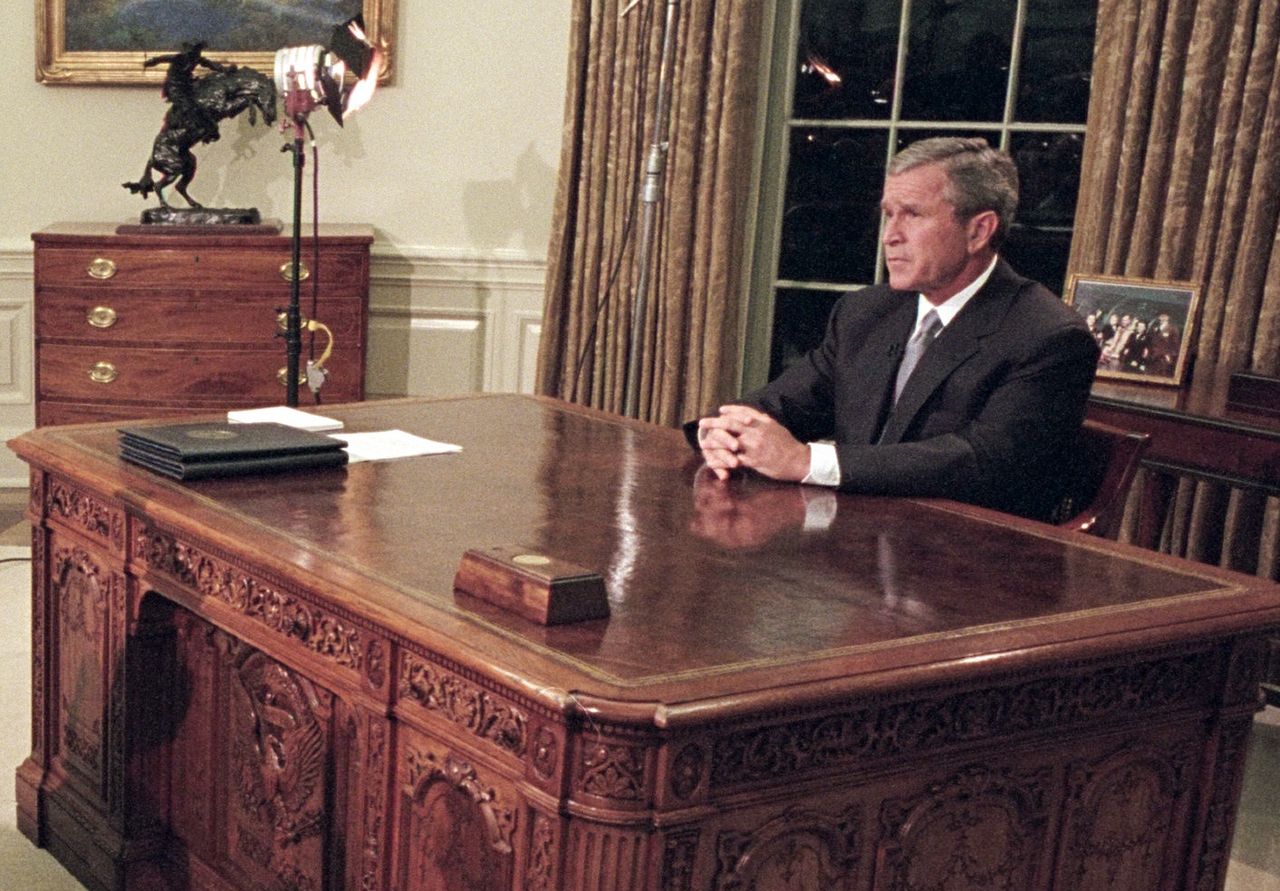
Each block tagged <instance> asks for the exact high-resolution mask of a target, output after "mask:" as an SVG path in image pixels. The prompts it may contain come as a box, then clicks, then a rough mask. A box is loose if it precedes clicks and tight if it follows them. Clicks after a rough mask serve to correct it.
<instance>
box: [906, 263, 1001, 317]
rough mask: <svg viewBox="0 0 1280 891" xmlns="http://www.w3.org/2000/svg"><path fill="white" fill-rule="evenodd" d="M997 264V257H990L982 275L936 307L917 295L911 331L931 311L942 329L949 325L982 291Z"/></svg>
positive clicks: (920, 295) (922, 296) (921, 295)
mask: <svg viewBox="0 0 1280 891" xmlns="http://www.w3.org/2000/svg"><path fill="white" fill-rule="evenodd" d="M998 262H1000V258H999V257H992V258H991V265H989V266H988V267H987V268H986V271H984V272H983V273H982V275H980V276H978V277H977V278H975V279H974V280H973V281H971V282H969V284H967V285H965V286H964V287H963V288H961V289H960V290H959V291H957V292H956V293H954V294H952V295H951V296H950V297H948V298H947V299H946V300H944V301H942V302H941V303H939V304H938V305H937V306H934V305H933V304H932V303H930V302H929V301H928V300H927V299H925V296H924V295H923V294H917V295H916V324H915V328H912V329H911V330H912V331H914V330H915V329H916V328H919V327H920V320H921V319H923V318H924V316H925V313H927V312H928V311H929V310H931V309H932V310H934V311H935V312H936V313H937V314H938V320H939V321H940V322H942V326H943V327H944V328H945V327H946V326H947V325H950V324H951V320H952V319H954V318H955V317H956V313H958V312H960V310H962V309H964V305H965V304H966V303H968V302H969V300H970V298H972V297H973V295H974V294H976V293H978V291H980V290H981V289H982V286H983V285H985V284H986V283H987V279H989V278H991V273H992V272H993V271H995V268H996V263H998Z"/></svg>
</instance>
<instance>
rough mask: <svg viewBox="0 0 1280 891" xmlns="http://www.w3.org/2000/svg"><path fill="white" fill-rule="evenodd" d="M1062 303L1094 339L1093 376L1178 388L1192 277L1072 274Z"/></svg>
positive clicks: (1187, 340) (1189, 325)
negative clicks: (1095, 362)
mask: <svg viewBox="0 0 1280 891" xmlns="http://www.w3.org/2000/svg"><path fill="white" fill-rule="evenodd" d="M1066 302H1067V303H1068V304H1070V305H1071V306H1073V307H1075V309H1076V311H1077V312H1079V313H1080V315H1082V316H1083V317H1084V318H1085V321H1086V322H1087V323H1088V325H1089V330H1090V331H1092V332H1093V336H1094V338H1095V339H1096V340H1097V341H1098V346H1099V347H1100V348H1101V351H1102V352H1101V354H1100V355H1099V357H1098V377H1100V378H1113V379H1116V380H1125V381H1139V382H1142V383H1149V384H1163V385H1166V386H1174V387H1178V386H1181V385H1182V381H1183V378H1184V376H1185V375H1186V371H1187V366H1188V364H1189V357H1190V355H1191V344H1192V340H1193V336H1192V335H1193V334H1194V331H1195V326H1196V312H1197V310H1198V309H1199V305H1200V291H1199V289H1198V288H1197V287H1196V286H1195V285H1194V284H1193V283H1191V282H1174V281H1159V280H1156V279H1142V278H1122V277H1118V276H1107V275H1083V274H1079V273H1073V274H1072V275H1071V276H1070V277H1069V278H1068V279H1067V288H1066Z"/></svg>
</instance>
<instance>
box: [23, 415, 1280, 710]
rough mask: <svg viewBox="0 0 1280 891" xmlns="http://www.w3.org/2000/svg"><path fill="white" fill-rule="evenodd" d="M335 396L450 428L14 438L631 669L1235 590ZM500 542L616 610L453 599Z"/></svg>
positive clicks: (460, 624)
mask: <svg viewBox="0 0 1280 891" xmlns="http://www.w3.org/2000/svg"><path fill="white" fill-rule="evenodd" d="M326 412H327V413H332V414H335V415H336V416H338V417H340V418H342V419H343V420H344V421H345V423H346V429H347V430H349V431H359V430H367V429H385V428H388V427H398V428H400V429H404V430H408V431H410V432H413V433H415V434H417V435H420V436H425V437H428V438H431V439H438V440H443V441H446V442H451V443H457V444H459V445H461V446H462V447H463V450H462V451H461V452H460V453H457V454H446V455H433V456H424V457H418V458H409V459H405V460H400V461H388V462H371V463H366V464H358V465H355V466H351V467H348V468H346V469H345V470H333V471H325V472H321V473H313V474H307V475H292V476H288V475H286V476H278V477H256V478H233V479H226V480H215V481H209V482H200V483H197V484H194V485H186V486H183V485H180V484H177V483H170V482H168V481H164V480H160V479H159V478H156V477H152V476H149V475H146V474H145V472H144V471H140V470H133V469H131V468H127V467H125V466H124V465H119V464H118V462H116V459H115V435H114V430H113V429H112V428H111V427H110V426H109V425H101V426H95V427H85V428H78V429H77V428H45V429H42V430H38V431H35V433H33V434H29V435H28V436H29V437H32V438H33V441H35V442H37V443H38V445H35V446H24V445H23V444H22V443H19V445H18V450H19V451H20V452H21V451H23V450H25V449H27V448H29V447H30V448H32V451H33V453H37V452H38V451H39V449H40V448H45V447H49V448H56V449H59V450H66V449H71V450H72V452H74V453H76V454H77V455H78V456H79V458H80V463H81V464H82V465H83V466H85V467H86V468H90V469H89V470H87V471H86V473H88V474H89V475H90V476H91V475H92V474H93V473H95V472H97V471H95V470H93V469H92V468H93V467H94V465H95V462H96V463H97V464H99V465H103V466H105V467H107V468H109V470H110V472H111V473H116V474H121V475H122V476H121V477H120V478H121V479H124V480H125V481H126V483H127V485H128V486H129V488H130V490H131V498H130V500H131V501H132V502H133V503H134V504H141V505H147V507H146V508H145V509H147V510H153V511H154V510H156V509H158V506H160V505H163V506H164V507H166V508H172V509H173V510H176V511H177V512H178V513H179V514H180V515H181V516H183V517H185V518H187V523H188V524H189V525H188V529H189V531H190V534H192V535H193V536H196V537H199V536H200V534H201V530H205V529H209V528H214V527H216V528H217V530H218V535H220V536H227V535H229V534H230V535H235V536H237V537H238V538H239V539H240V540H242V541H243V542H244V549H243V550H244V555H245V559H247V560H248V561H250V563H253V562H254V561H266V562H267V564H268V565H269V564H270V562H271V561H272V560H277V561H278V560H287V561H290V563H291V564H292V565H294V566H298V567H302V568H304V569H305V571H306V572H309V573H314V576H315V578H316V579H317V585H320V584H327V585H329V586H331V587H330V588H329V589H328V593H330V594H331V595H332V596H333V597H342V598H345V599H346V600H347V601H348V602H350V603H351V604H353V605H352V609H359V608H360V606H359V604H360V602H364V603H368V604H375V605H377V607H378V609H379V610H382V611H385V610H398V611H400V613H401V614H403V615H404V617H405V621H406V626H409V625H410V624H412V623H416V624H417V625H420V626H421V627H423V628H427V629H432V630H434V632H436V633H445V634H463V633H465V634H466V635H467V636H468V639H469V640H470V641H471V642H472V644H473V646H474V647H475V648H476V652H477V654H482V653H484V654H488V656H489V657H491V658H495V659H496V658H499V656H500V655H501V654H502V653H503V652H505V650H506V649H509V643H510V641H512V640H513V639H514V640H518V641H519V642H520V643H521V645H522V646H527V647H532V648H534V649H535V650H537V651H539V652H541V653H542V655H543V656H544V657H545V658H547V659H549V660H551V661H553V662H559V663H562V664H564V665H568V666H571V667H572V668H573V670H575V671H585V672H586V673H588V674H589V675H591V676H594V677H596V678H597V679H600V680H604V681H606V682H608V683H612V684H616V685H619V686H625V687H643V686H645V685H649V684H657V683H663V682H666V681H671V680H673V679H675V678H680V679H684V680H688V679H689V678H692V677H697V676H702V675H719V674H725V673H728V672H730V671H735V670H742V669H744V668H759V669H761V670H769V669H771V668H772V667H776V666H779V665H784V664H785V665H792V666H795V665H802V664H809V665H812V666H814V668H813V671H814V672H815V675H814V676H820V675H822V673H823V672H824V671H827V670H828V669H825V668H819V667H817V666H818V665H819V663H821V662H823V661H824V660H831V659H844V660H849V659H853V660H854V661H855V662H856V661H857V660H859V659H863V660H869V661H865V663H862V664H865V665H866V666H871V665H872V662H873V661H874V662H875V664H876V667H880V668H882V667H884V666H885V665H888V664H889V662H890V661H891V660H890V659H889V657H888V656H887V655H886V654H887V653H888V652H889V651H890V650H894V651H895V652H897V653H899V657H900V658H901V659H903V660H908V659H909V658H911V657H910V656H909V655H904V654H903V653H904V652H905V651H903V650H902V648H903V647H905V646H908V645H911V646H914V645H916V644H921V645H923V644H929V645H930V646H933V645H936V644H937V643H938V642H939V641H947V642H949V643H948V646H951V647H954V652H955V658H974V657H977V656H979V655H982V654H983V653H987V652H994V651H1001V650H1002V649H1008V648H1010V647H1015V646H1029V645H1035V643H1036V642H1037V641H1040V640H1043V639H1045V637H1046V635H1047V634H1048V632H1047V631H1046V630H1045V628H1046V626H1047V625H1049V624H1053V625H1055V626H1061V625H1062V624H1063V623H1064V622H1065V623H1068V624H1070V623H1075V624H1074V625H1072V627H1073V628H1075V629H1076V630H1075V631H1073V632H1072V634H1074V635H1075V636H1076V637H1085V636H1088V635H1097V634H1102V633H1106V632H1108V631H1122V630H1125V629H1126V628H1128V629H1136V628H1139V627H1143V626H1144V623H1150V622H1151V621H1152V619H1151V616H1150V615H1148V613H1150V608H1151V607H1152V605H1154V604H1176V605H1177V606H1176V608H1177V609H1178V610H1181V611H1183V612H1184V613H1185V614H1182V615H1181V617H1180V618H1179V619H1178V621H1185V620H1188V619H1195V618H1197V617H1203V616H1204V615H1206V614H1207V613H1206V612H1205V611H1212V610H1214V609H1218V608H1221V607H1215V606H1214V605H1213V601H1214V600H1215V598H1217V599H1218V600H1221V599H1222V598H1234V597H1237V596H1239V595H1240V593H1241V592H1242V591H1244V590H1245V589H1244V588H1242V587H1240V585H1241V580H1240V578H1239V577H1235V576H1230V575H1225V574H1222V573H1219V572H1218V571H1216V570H1213V569H1211V568H1209V567H1201V566H1196V565H1193V564H1189V563H1181V562H1178V561H1172V560H1168V559H1166V558H1162V557H1159V556H1157V555H1154V554H1149V553H1146V552H1143V551H1139V550H1137V549H1132V548H1122V547H1120V546H1116V545H1113V544H1111V543H1107V542H1101V541H1098V540H1096V539H1092V538H1089V537H1087V536H1083V535H1079V534H1067V533H1063V532H1061V531H1059V530H1056V529H1054V528H1052V527H1048V526H1042V525H1040V524H1036V523H1032V522H1030V521H1023V520H1017V519H1013V518H1004V517H1002V516H1000V515H997V514H994V513H991V512H983V511H978V510H976V509H968V508H963V507H959V506H956V505H954V504H952V503H950V502H934V503H930V502H926V501H913V500H907V499H888V498H871V497H858V496H844V495H842V496H839V497H838V499H837V509H836V510H835V511H834V516H832V517H831V518H830V520H829V525H827V526H826V527H825V528H812V527H810V526H807V525H806V524H805V522H804V511H803V509H799V510H792V509H791V508H793V507H795V506H796V504H797V502H796V501H795V498H796V496H797V495H798V494H799V489H798V487H796V486H794V485H790V484H778V483H773V482H771V481H768V480H764V479H761V478H759V477H739V478H735V479H734V480H732V481H731V484H730V485H729V486H728V487H727V488H726V490H725V492H724V493H722V495H723V497H722V498H721V499H720V503H718V504H717V505H716V509H717V510H718V511H720V512H722V513H723V512H725V511H728V512H729V515H730V516H732V515H733V514H735V513H737V514H738V516H737V518H736V522H738V523H739V528H738V530H737V532H738V533H740V535H739V537H738V538H730V539H722V540H719V541H718V540H716V538H715V536H710V535H707V534H706V531H707V528H708V526H707V523H708V520H707V517H706V515H705V513H702V514H700V511H705V508H706V505H705V504H700V503H699V501H698V500H697V499H695V497H694V488H693V480H694V474H695V472H696V469H697V466H698V465H697V462H696V460H694V459H693V456H692V455H691V453H690V452H689V450H688V448H687V446H686V445H685V444H684V442H683V440H682V437H681V436H680V434H679V432H678V431H675V430H668V429H665V428H659V427H655V426H651V425H643V424H637V423H634V422H629V421H625V420H623V419H615V418H610V417H608V416H604V415H601V414H599V413H591V412H586V411H581V410H576V409H573V408H571V407H569V406H565V405H563V404H560V403H556V402H553V401H550V400H537V399H532V398H528V397H514V396H509V397H477V398H470V399H460V400H452V401H439V402H421V401H412V400H404V401H402V400H396V401H390V402H386V403H363V404H359V405H351V406H344V407H338V406H327V407H326ZM104 462H105V463H104ZM766 506H767V507H768V510H767V511H766V513H768V516H755V513H756V512H757V511H765V507H766ZM756 521H759V522H756ZM766 527H767V528H766ZM762 530H763V531H762ZM748 533H749V534H748ZM500 544H519V545H522V546H525V547H529V548H531V549H535V550H537V551H540V552H542V553H547V554H551V555H554V556H556V557H558V558H561V559H563V560H566V561H568V562H570V563H574V564H578V565H580V566H584V567H587V568H589V569H592V570H595V571H598V572H599V573H600V574H601V575H602V576H603V577H604V578H605V580H606V585H607V587H608V591H609V597H610V609H611V616H610V617H609V618H608V619H604V620H598V621H592V622H584V623H581V624H578V625H572V626H563V627H557V628H541V627H539V626H536V625H533V624H531V623H528V622H526V621H524V620H522V619H520V618H519V617H516V616H512V615H508V614H504V613H501V612H498V611H497V610H487V611H479V610H473V609H470V608H468V609H463V608H462V607H461V606H460V605H459V604H457V603H455V601H454V597H453V593H452V580H453V576H454V573H455V571H456V569H457V565H458V560H459V559H460V557H461V555H462V554H463V552H464V551H466V550H467V549H469V548H474V547H486V546H493V545H500ZM1244 581H1245V582H1247V581H1248V580H1244ZM1277 603H1280V600H1275V601H1273V602H1272V605H1273V606H1274V605H1276V604H1277ZM1252 608H1257V606H1256V604H1255V605H1254V607H1252ZM1171 621H1172V620H1171ZM1081 623H1083V624H1081ZM467 629H469V630H467ZM424 633H426V632H424ZM503 641H506V642H507V643H506V644H504V643H503ZM966 641H968V642H966ZM895 658H898V657H895ZM854 670H857V666H856V665H855V664H854V662H849V661H846V662H845V663H843V664H842V666H841V668H840V671H842V672H845V673H846V674H847V673H848V672H850V671H854Z"/></svg>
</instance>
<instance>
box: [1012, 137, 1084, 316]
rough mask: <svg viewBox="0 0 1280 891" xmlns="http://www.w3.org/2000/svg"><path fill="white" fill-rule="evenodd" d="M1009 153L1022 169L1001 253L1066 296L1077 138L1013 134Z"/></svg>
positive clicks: (1079, 149) (1079, 146)
mask: <svg viewBox="0 0 1280 891" xmlns="http://www.w3.org/2000/svg"><path fill="white" fill-rule="evenodd" d="M1009 152H1010V154H1012V155H1013V159H1014V161H1015V163H1017V165H1018V178H1019V179H1020V181H1021V182H1020V195H1019V202H1018V215H1017V218H1016V219H1015V220H1014V224H1013V227H1012V228H1011V229H1010V232H1009V240H1008V242H1007V243H1006V244H1005V246H1004V247H1003V249H1002V250H1001V253H1002V254H1003V255H1004V256H1005V258H1006V259H1008V260H1009V262H1010V263H1011V264H1013V267H1014V268H1015V269H1017V270H1018V271H1019V272H1021V273H1022V274H1023V275H1026V276H1029V277H1031V278H1034V279H1035V280H1036V281H1038V282H1041V283H1043V284H1044V285H1045V286H1046V287H1048V288H1049V289H1050V290H1053V291H1055V292H1057V293H1059V294H1060V293H1062V283H1063V280H1064V279H1065V278H1066V274H1067V254H1068V253H1069V252H1070V250H1071V226H1072V221H1073V219H1074V217H1075V212H1076V197H1077V195H1078V194H1079V191H1080V158H1081V155H1082V154H1083V152H1084V136H1083V135H1082V134H1079V133H1015V134H1014V135H1013V137H1012V138H1011V139H1010V143H1009Z"/></svg>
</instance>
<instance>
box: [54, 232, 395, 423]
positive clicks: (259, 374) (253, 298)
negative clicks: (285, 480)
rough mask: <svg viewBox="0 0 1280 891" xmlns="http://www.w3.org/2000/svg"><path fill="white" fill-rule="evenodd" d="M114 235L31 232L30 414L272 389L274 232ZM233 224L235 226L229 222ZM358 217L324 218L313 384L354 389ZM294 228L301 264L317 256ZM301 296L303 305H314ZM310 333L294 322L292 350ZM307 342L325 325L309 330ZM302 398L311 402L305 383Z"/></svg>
mask: <svg viewBox="0 0 1280 891" xmlns="http://www.w3.org/2000/svg"><path fill="white" fill-rule="evenodd" d="M156 231H157V233H158V234H146V235H117V234H115V233H114V229H113V227H111V226H109V225H107V224H91V223H79V224H76V223H62V224H58V225H56V226H50V227H49V228H47V229H44V230H42V231H40V232H36V233H35V234H34V235H33V236H32V238H33V240H34V241H35V289H36V302H35V306H36V423H37V424H39V425H41V426H43V425H46V424H68V423H76V422H82V421H98V420H108V419H125V418H140V417H159V416H164V415H169V416H173V415H182V414H190V413H191V412H193V411H212V410H213V409H217V408H241V407H244V406H251V405H273V404H279V403H282V402H284V397H285V386H284V385H285V378H284V377H283V370H284V366H285V351H284V340H283V339H282V338H281V337H278V336H276V335H277V333H278V332H280V331H282V330H283V322H282V321H280V320H279V319H278V315H279V310H281V309H283V308H284V307H286V306H287V305H288V303H289V286H290V275H291V269H292V263H291V252H290V240H289V237H288V233H287V232H286V233H285V234H283V235H236V234H225V235H180V234H166V233H165V232H164V227H156ZM232 231H233V230H232ZM372 241H373V233H372V230H371V229H369V227H367V226H326V227H324V228H322V229H321V233H320V239H319V245H320V250H319V269H318V276H317V278H316V279H315V281H317V282H318V290H317V291H316V293H314V294H313V289H312V284H313V282H312V281H306V280H304V281H303V282H302V284H301V293H300V297H301V304H302V312H303V316H304V317H307V318H310V317H312V316H313V315H314V317H315V318H316V320H317V321H319V322H322V323H324V324H325V325H327V326H328V327H329V329H330V330H331V331H332V332H333V337H334V350H333V355H332V357H331V358H330V360H329V361H328V362H327V363H326V366H325V367H326V368H327V369H328V370H329V372H330V379H329V381H328V382H327V383H326V385H325V387H324V389H323V390H322V391H321V392H322V394H323V396H324V398H325V400H326V401H333V402H353V401H358V400H360V399H363V398H364V373H365V328H366V324H367V323H366V316H367V313H368V302H369V245H370V243H371V242H372ZM314 253H315V252H314V250H313V245H312V242H311V239H310V238H309V237H304V240H303V244H302V268H303V269H304V274H305V275H306V276H307V277H308V278H310V277H311V275H312V273H314V272H316V270H312V269H311V268H310V267H311V266H313V265H315V258H314ZM313 296H314V298H315V300H314V309H313V299H312V298H313ZM311 336H312V335H310V334H308V333H307V332H303V358H304V360H305V358H307V356H308V355H309V352H308V350H309V346H310V339H311ZM315 339H316V342H315V355H316V356H317V357H318V356H320V354H321V352H322V350H323V349H324V345H325V343H326V338H325V336H324V335H323V333H321V334H317V335H315ZM301 398H302V400H303V401H304V402H305V403H310V402H311V396H310V393H309V392H307V391H306V390H305V388H304V391H303V394H302V397H301Z"/></svg>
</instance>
